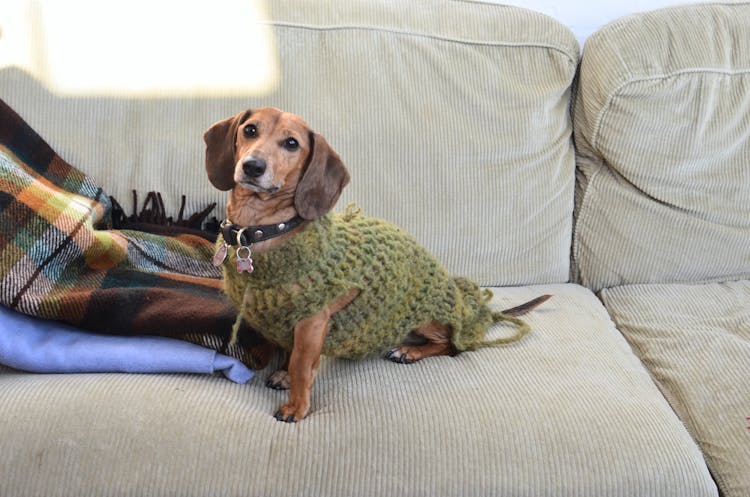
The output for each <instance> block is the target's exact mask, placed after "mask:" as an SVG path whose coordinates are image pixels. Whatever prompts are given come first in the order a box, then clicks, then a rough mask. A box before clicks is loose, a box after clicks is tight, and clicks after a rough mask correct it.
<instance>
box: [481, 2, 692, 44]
mask: <svg viewBox="0 0 750 497" xmlns="http://www.w3.org/2000/svg"><path fill="white" fill-rule="evenodd" d="M482 1H485V2H487V3H498V4H504V5H515V6H518V7H523V8H526V9H530V10H536V11H538V12H541V13H543V14H547V15H548V16H550V17H554V18H555V19H557V20H558V21H560V22H562V23H563V24H565V25H566V26H568V27H569V28H570V29H571V30H572V31H573V32H574V33H575V34H576V37H577V38H578V42H579V43H580V44H581V48H583V44H584V42H585V40H586V38H587V37H588V36H589V35H590V34H591V33H593V32H594V31H596V30H597V29H599V28H600V27H602V26H604V25H605V24H607V23H609V22H611V21H614V20H615V19H617V18H619V17H623V16H626V15H628V14H634V13H636V12H644V11H648V10H655V9H659V8H662V7H668V6H670V5H680V4H682V5H684V4H688V3H699V2H697V1H691V0H600V1H598V2H597V1H596V0H593V1H592V0H482Z"/></svg>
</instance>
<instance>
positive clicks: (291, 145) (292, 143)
mask: <svg viewBox="0 0 750 497" xmlns="http://www.w3.org/2000/svg"><path fill="white" fill-rule="evenodd" d="M281 145H282V146H283V147H284V148H285V149H287V150H289V151H290V152H293V151H295V150H297V149H298V148H299V142H298V141H297V140H295V139H294V138H287V139H286V140H284V142H283V143H282V144H281Z"/></svg>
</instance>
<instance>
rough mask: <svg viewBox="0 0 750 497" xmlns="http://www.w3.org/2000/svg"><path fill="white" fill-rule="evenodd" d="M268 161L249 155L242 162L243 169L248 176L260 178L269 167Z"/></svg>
mask: <svg viewBox="0 0 750 497" xmlns="http://www.w3.org/2000/svg"><path fill="white" fill-rule="evenodd" d="M267 167H268V166H267V164H266V161H264V160H263V159H256V158H254V157H248V158H247V159H245V160H244V161H243V162H242V170H243V171H244V173H245V175H246V176H247V177H248V178H259V177H261V176H263V174H264V173H265V172H266V168H267Z"/></svg>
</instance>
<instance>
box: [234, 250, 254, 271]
mask: <svg viewBox="0 0 750 497" xmlns="http://www.w3.org/2000/svg"><path fill="white" fill-rule="evenodd" d="M242 249H245V252H244V256H243V255H242V252H243V251H242ZM251 255H252V252H251V251H250V247H245V246H243V247H239V248H238V249H237V272H238V273H244V272H248V273H252V272H253V271H254V270H255V268H254V267H253V259H252V258H251V257H250V256H251Z"/></svg>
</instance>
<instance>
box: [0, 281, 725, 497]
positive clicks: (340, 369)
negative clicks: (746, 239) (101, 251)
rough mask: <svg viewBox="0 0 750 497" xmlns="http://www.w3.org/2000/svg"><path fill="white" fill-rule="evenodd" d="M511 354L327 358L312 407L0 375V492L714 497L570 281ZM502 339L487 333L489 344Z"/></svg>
mask: <svg viewBox="0 0 750 497" xmlns="http://www.w3.org/2000/svg"><path fill="white" fill-rule="evenodd" d="M492 290H493V291H494V294H495V298H494V299H493V301H492V302H491V306H492V307H493V308H496V309H503V308H507V307H511V306H513V305H515V304H518V303H520V302H525V301H527V300H529V299H531V298H533V297H536V296H538V295H540V294H545V293H548V294H552V295H554V297H553V298H552V299H551V300H549V301H548V302H546V303H545V304H544V306H542V307H540V308H538V309H537V310H535V311H534V312H531V313H529V314H528V315H526V316H524V318H525V319H526V321H528V323H529V324H530V326H531V327H532V329H533V330H534V331H533V333H532V334H530V335H529V336H527V337H526V339H524V340H523V341H520V342H518V343H516V344H514V345H511V346H508V347H502V348H483V349H480V350H477V351H474V352H466V353H464V354H461V355H459V356H456V357H438V358H429V359H425V360H424V361H420V362H418V363H416V364H411V365H402V364H394V363H392V362H390V361H387V360H383V359H372V360H364V361H347V360H333V359H328V358H323V359H322V361H321V366H320V369H319V371H318V375H317V378H316V382H315V386H314V387H313V393H312V412H311V414H310V415H309V416H308V417H307V418H306V419H305V420H303V421H301V422H299V423H296V424H292V425H290V424H287V423H281V422H278V421H276V420H275V419H274V418H273V413H274V412H275V410H276V409H277V408H278V407H279V406H280V405H281V404H283V403H284V402H285V401H286V397H287V395H288V393H287V392H278V391H275V390H271V389H268V388H266V387H265V386H264V381H265V378H266V375H267V374H268V373H269V372H270V371H271V370H272V369H270V370H268V371H264V372H261V373H259V374H257V375H256V376H255V377H254V378H253V379H252V380H251V381H250V382H249V383H248V384H246V385H236V384H234V383H231V382H229V381H227V380H224V379H222V378H220V377H206V376H203V375H201V376H190V375H119V374H108V375H67V376H62V375H29V374H20V373H14V372H11V371H8V370H2V372H0V392H1V393H0V395H2V402H0V419H2V420H3V422H2V423H0V440H2V450H0V495H3V496H6V495H7V496H24V497H35V496H39V497H48V496H50V495H55V496H59V497H65V496H71V497H88V496H96V497H101V496H133V497H136V496H144V495H149V496H180V497H190V496H205V495H222V496H243V497H246V496H264V497H273V496H289V495H305V496H326V497H336V496H352V495H377V496H384V497H388V496H394V497H395V496H404V495H409V496H412V495H424V496H431V497H443V496H467V495H471V496H497V495H503V496H505V495H507V496H514V497H524V496H527V497H547V496H548V497H589V496H597V497H632V496H641V495H642V496H650V497H685V496H688V495H689V496H691V497H703V496H716V495H717V494H716V488H715V485H714V483H713V481H712V480H711V478H710V475H709V473H708V470H707V468H706V466H705V463H704V461H703V459H702V457H701V454H700V451H699V449H698V447H697V445H696V444H695V443H694V442H693V440H692V439H691V438H690V435H689V434H688V432H687V431H686V430H685V428H684V426H683V425H682V423H681V422H680V421H679V419H678V418H677V416H676V415H675V414H674V412H673V411H672V409H671V408H670V406H669V404H668V403H667V401H666V400H665V399H664V397H663V396H662V395H661V394H660V393H659V391H658V390H657V388H656V386H655V385H654V383H653V382H652V380H651V378H649V376H648V373H647V372H646V371H645V370H644V368H643V366H642V365H641V363H640V361H639V360H638V358H637V357H636V356H635V355H634V354H633V352H632V351H631V349H630V347H629V346H628V344H627V343H626V342H625V340H624V339H623V337H622V336H621V335H620V334H619V332H618V331H617V330H616V329H615V328H614V325H613V323H612V322H611V321H610V319H609V317H608V316H607V313H606V311H605V309H604V307H603V306H602V305H601V303H600V302H599V301H598V300H597V298H596V297H595V296H594V295H593V294H592V293H591V292H590V291H589V290H587V289H585V288H582V287H580V286H576V285H549V286H539V287H528V288H512V289H502V288H493V289H492ZM502 333H504V330H499V329H496V330H491V332H490V335H489V336H488V338H489V339H492V338H496V337H497V335H498V334H502Z"/></svg>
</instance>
